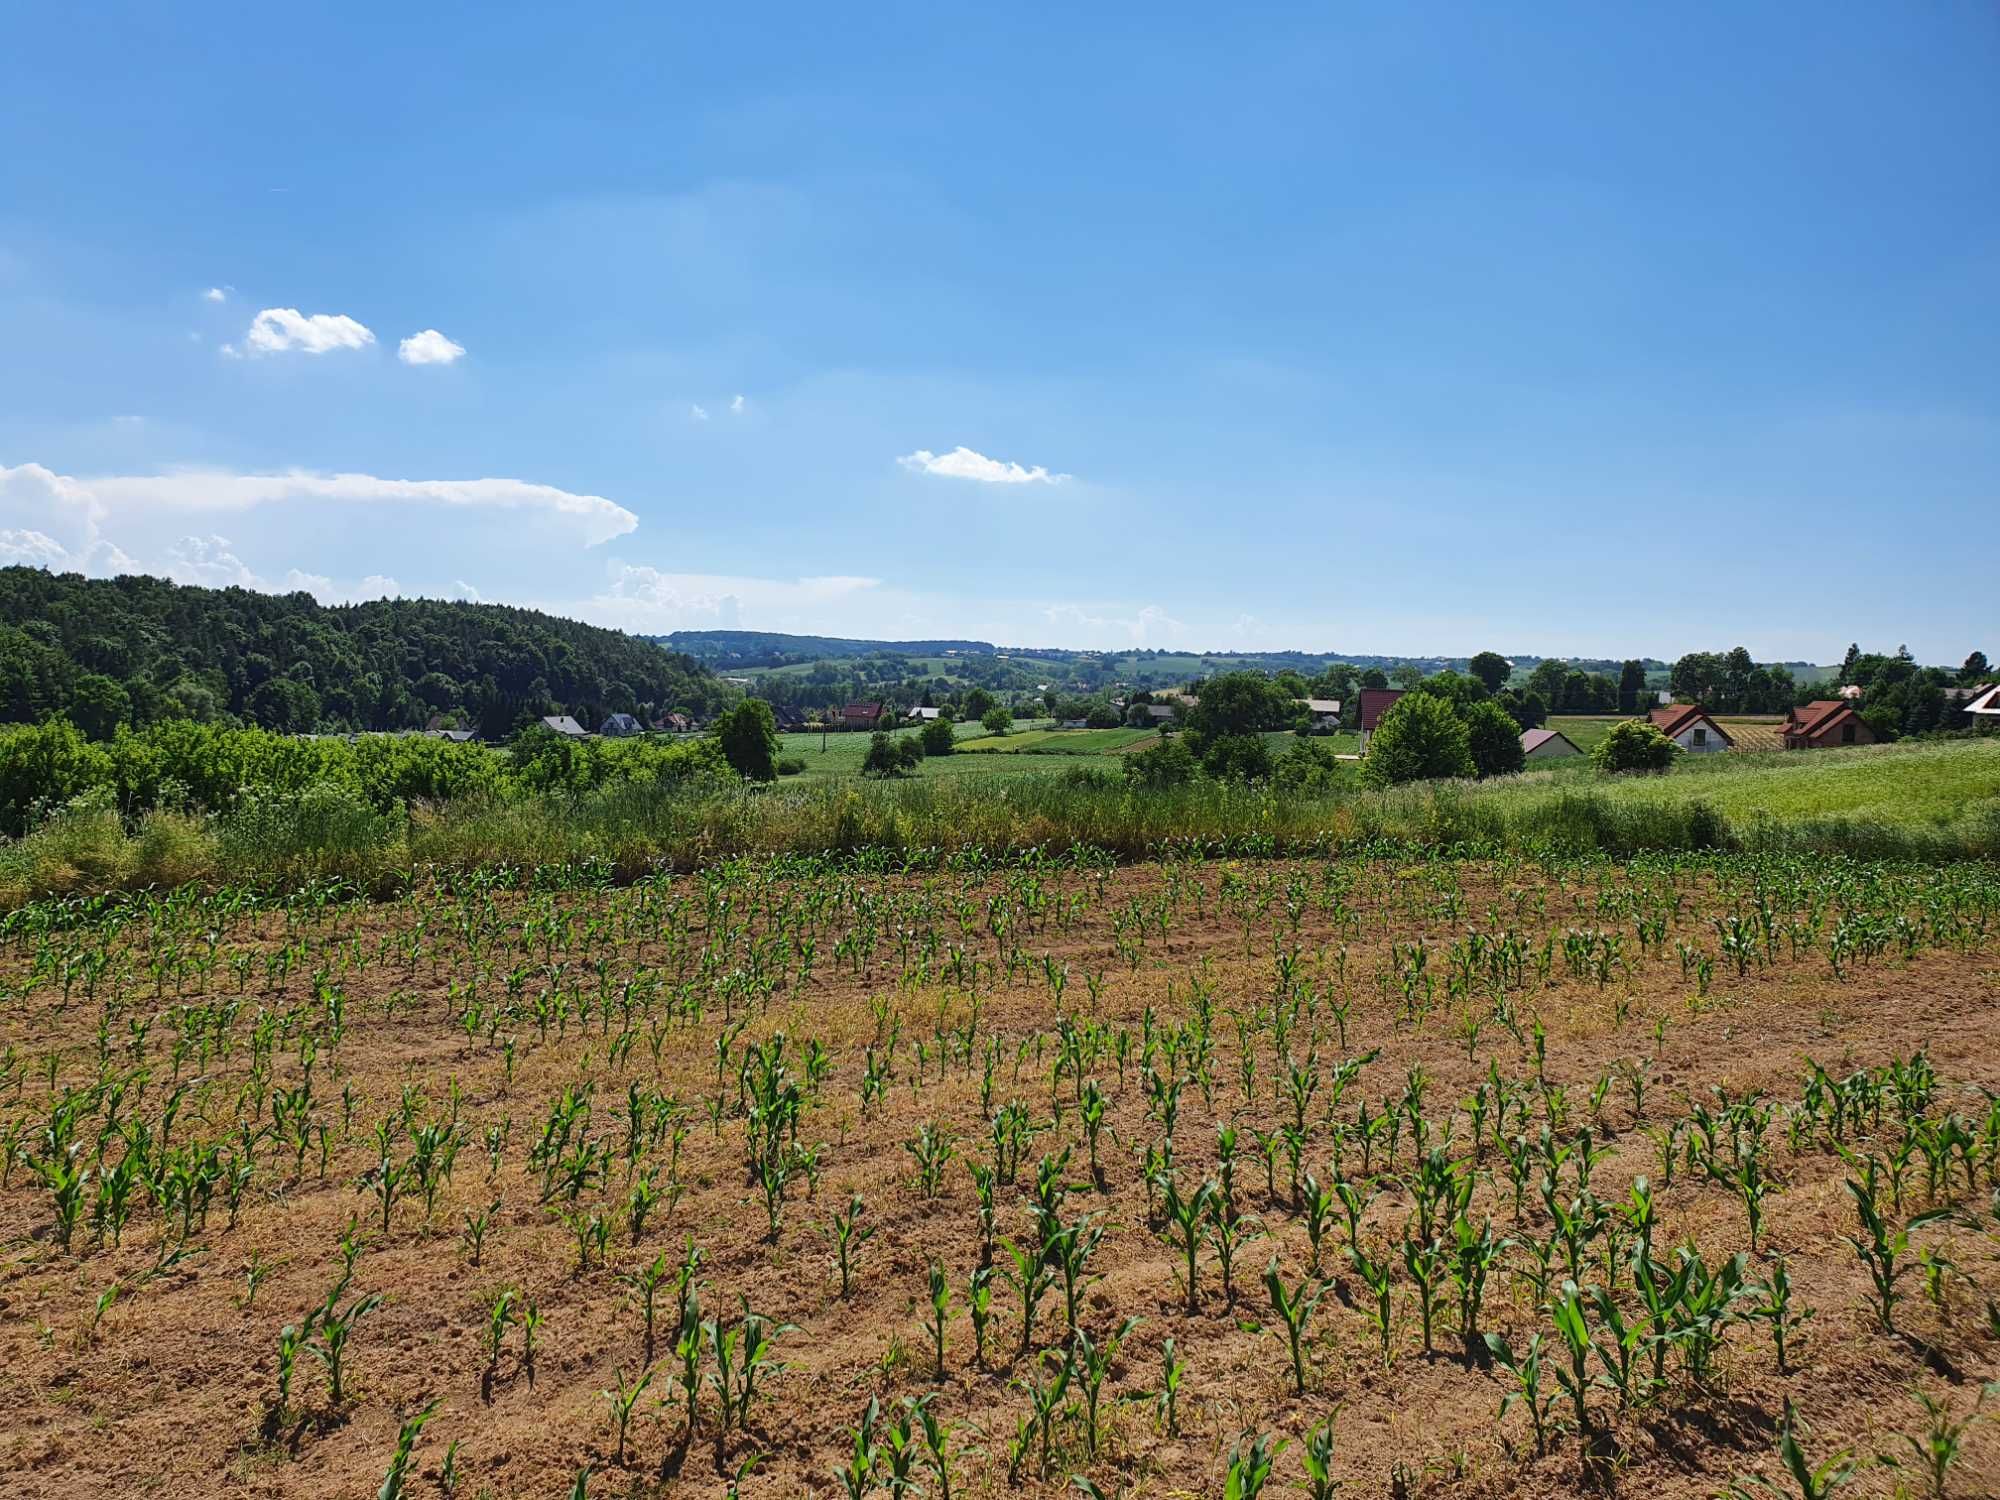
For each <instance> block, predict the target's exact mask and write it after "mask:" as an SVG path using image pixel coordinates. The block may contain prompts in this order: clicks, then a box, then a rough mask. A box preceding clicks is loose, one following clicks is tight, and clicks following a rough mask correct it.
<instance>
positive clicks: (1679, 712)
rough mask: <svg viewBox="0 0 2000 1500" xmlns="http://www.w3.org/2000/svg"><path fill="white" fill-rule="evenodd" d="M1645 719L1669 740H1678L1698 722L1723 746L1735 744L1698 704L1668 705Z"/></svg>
mask: <svg viewBox="0 0 2000 1500" xmlns="http://www.w3.org/2000/svg"><path fill="white" fill-rule="evenodd" d="M1647 717H1648V718H1650V719H1651V720H1652V721H1653V723H1654V725H1655V726H1656V727H1657V728H1658V729H1659V731H1660V733H1661V734H1664V735H1665V736H1666V737H1667V738H1668V739H1670V740H1672V739H1678V738H1680V736H1681V735H1683V734H1684V733H1686V732H1687V730H1688V729H1689V728H1691V727H1692V726H1693V725H1694V724H1695V723H1696V721H1700V722H1701V723H1703V724H1706V725H1707V726H1708V727H1709V729H1710V730H1711V731H1712V732H1713V733H1714V734H1715V735H1716V736H1717V737H1718V738H1719V739H1721V741H1722V743H1723V744H1725V745H1733V744H1735V743H1736V741H1734V740H1733V739H1731V738H1730V737H1729V736H1728V734H1726V733H1725V732H1724V731H1723V728H1722V726H1721V725H1720V724H1718V723H1716V722H1715V720H1713V719H1711V718H1710V717H1709V716H1708V710H1706V709H1704V708H1703V707H1702V706H1701V705H1700V704H1699V703H1669V704H1667V705H1666V707H1664V708H1656V709H1654V710H1653V711H1652V712H1651V713H1650V714H1649V715H1647Z"/></svg>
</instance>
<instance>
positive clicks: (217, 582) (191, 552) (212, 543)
mask: <svg viewBox="0 0 2000 1500" xmlns="http://www.w3.org/2000/svg"><path fill="white" fill-rule="evenodd" d="M166 573H167V576H168V577H169V578H171V579H173V581H174V582H175V583H196V584H200V585H201V586H202V587H204V588H211V589H222V588H240V589H258V590H261V591H263V592H265V593H271V592H273V590H272V589H271V586H270V585H269V584H267V583H265V582H264V580H263V579H261V578H259V577H258V576H257V575H256V574H255V573H253V572H252V571H251V570H250V566H249V564H247V563H246V562H244V561H243V559H242V558H240V557H238V556H237V555H236V554H235V552H234V551H232V550H231V544H230V541H229V538H228V537H226V536H184V537H182V538H181V539H180V540H179V541H177V542H175V543H174V544H173V545H172V546H171V547H169V548H167V567H166Z"/></svg>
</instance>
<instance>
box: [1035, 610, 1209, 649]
mask: <svg viewBox="0 0 2000 1500" xmlns="http://www.w3.org/2000/svg"><path fill="white" fill-rule="evenodd" d="M1042 616H1043V618H1044V619H1046V620H1047V621H1048V622H1049V623H1050V624H1051V625H1054V626H1057V627H1059V628H1061V629H1062V630H1064V631H1076V632H1081V633H1083V634H1084V635H1085V636H1086V637H1087V638H1088V639H1087V640H1085V641H1077V642H1075V644H1076V645H1078V646H1084V645H1095V644H1098V643H1100V642H1103V641H1105V640H1106V639H1107V637H1112V636H1123V637H1124V638H1125V639H1126V640H1129V641H1130V642H1131V643H1132V644H1133V645H1135V646H1143V645H1146V644H1148V643H1155V644H1157V643H1158V642H1159V641H1160V640H1162V639H1163V638H1170V637H1173V636H1177V635H1179V634H1180V633H1181V632H1182V631H1184V630H1185V629H1186V628H1187V627H1186V626H1184V625H1182V624H1181V622H1180V621H1179V620H1176V619H1175V618H1174V617H1173V616H1172V615H1170V614H1168V613H1167V612H1166V611H1165V610H1164V609H1162V608H1160V606H1159V605H1157V604H1148V605H1145V606H1143V607H1142V608H1141V609H1139V610H1138V611H1137V613H1135V614H1131V615H1111V614H1096V613H1093V612H1092V609H1091V608H1087V607H1085V606H1084V605H1080V604H1051V605H1049V606H1048V607H1047V608H1045V609H1044V610H1043V611H1042Z"/></svg>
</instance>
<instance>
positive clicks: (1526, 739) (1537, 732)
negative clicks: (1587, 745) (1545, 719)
mask: <svg viewBox="0 0 2000 1500" xmlns="http://www.w3.org/2000/svg"><path fill="white" fill-rule="evenodd" d="M1521 754H1522V756H1523V758H1524V759H1527V760H1568V759H1569V758H1570V757H1571V756H1572V755H1581V754H1583V752H1582V751H1581V750H1579V749H1577V748H1576V745H1575V743H1574V742H1573V741H1571V739H1570V737H1569V736H1568V735H1566V734H1564V733H1563V732H1562V731H1561V730H1560V729H1524V730H1522V731H1521Z"/></svg>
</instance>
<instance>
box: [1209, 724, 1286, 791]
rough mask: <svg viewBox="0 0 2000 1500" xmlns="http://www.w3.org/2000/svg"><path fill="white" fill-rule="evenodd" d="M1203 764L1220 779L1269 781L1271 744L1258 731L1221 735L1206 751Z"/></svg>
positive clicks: (1210, 743) (1210, 773)
mask: <svg viewBox="0 0 2000 1500" xmlns="http://www.w3.org/2000/svg"><path fill="white" fill-rule="evenodd" d="M1201 768H1202V770H1204V771H1206V772H1207V773H1208V774H1209V775H1211V776H1213V777H1214V778H1215V779H1216V780H1217V781H1268V780H1270V777H1271V747H1270V746H1269V745H1267V744H1265V743H1264V741H1263V739H1262V738H1260V737H1259V736H1257V735H1254V734H1225V735H1219V736H1217V737H1216V738H1214V739H1212V740H1210V741H1209V742H1208V746H1207V748H1206V749H1205V750H1203V751H1202V756H1201Z"/></svg>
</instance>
